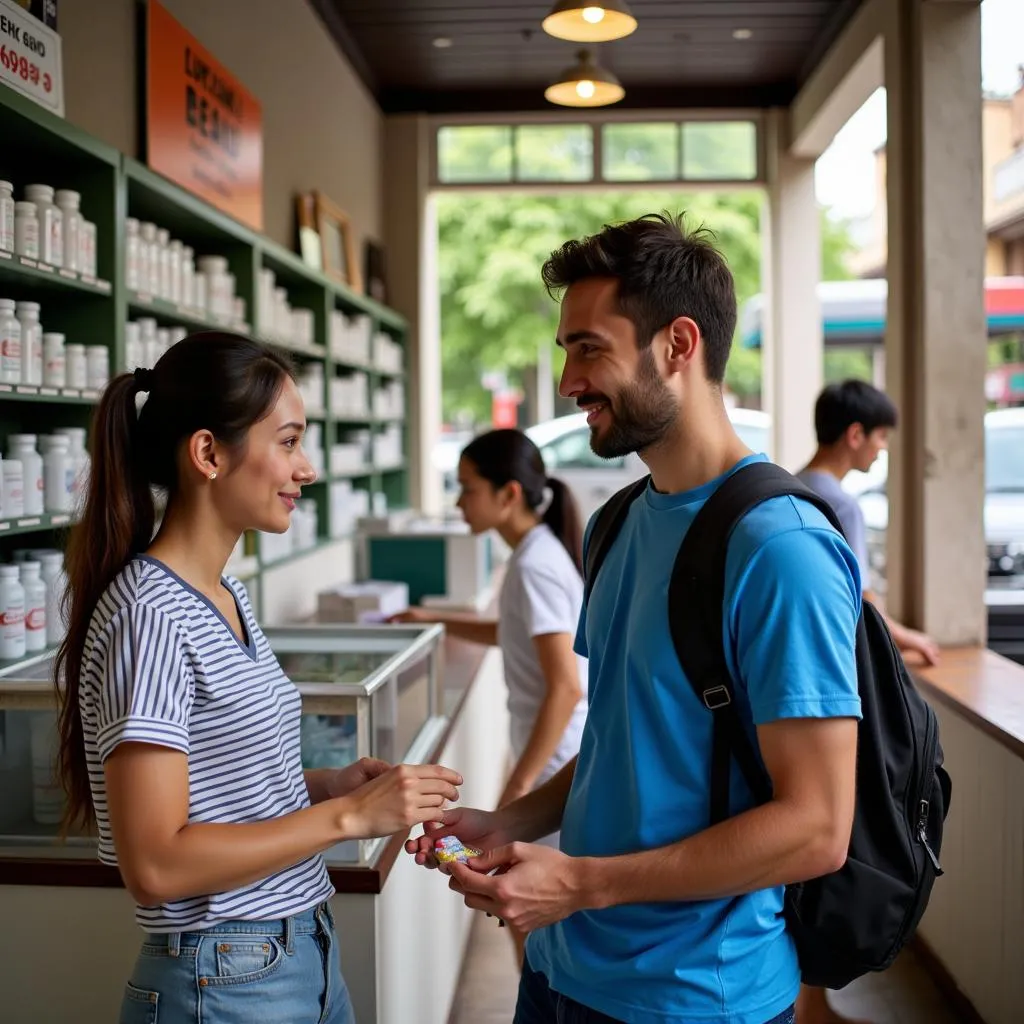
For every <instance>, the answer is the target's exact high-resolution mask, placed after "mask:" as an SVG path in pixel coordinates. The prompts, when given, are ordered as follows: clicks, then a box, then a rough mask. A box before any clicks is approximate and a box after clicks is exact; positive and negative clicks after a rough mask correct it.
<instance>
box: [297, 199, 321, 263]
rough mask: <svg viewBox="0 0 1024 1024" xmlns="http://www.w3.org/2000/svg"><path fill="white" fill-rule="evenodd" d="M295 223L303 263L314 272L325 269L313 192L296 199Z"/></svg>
mask: <svg viewBox="0 0 1024 1024" xmlns="http://www.w3.org/2000/svg"><path fill="white" fill-rule="evenodd" d="M295 223H296V225H297V227H298V235H299V255H300V256H301V257H302V262H303V263H305V264H306V266H307V267H311V268H312V269H313V270H323V269H324V257H323V247H322V246H321V244H320V231H319V229H318V228H317V223H316V203H315V201H314V199H313V194H312V193H311V192H301V193H299V195H297V196H296V197H295Z"/></svg>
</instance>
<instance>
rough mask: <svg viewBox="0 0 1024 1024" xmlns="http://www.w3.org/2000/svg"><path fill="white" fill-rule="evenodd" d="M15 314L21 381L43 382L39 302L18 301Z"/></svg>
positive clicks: (28, 382)
mask: <svg viewBox="0 0 1024 1024" xmlns="http://www.w3.org/2000/svg"><path fill="white" fill-rule="evenodd" d="M15 315H16V316H17V318H18V323H19V324H21V383H22V384H37V385H38V384H42V383H43V328H42V325H41V324H40V323H39V303H38V302H19V303H18V304H17V306H16V307H15Z"/></svg>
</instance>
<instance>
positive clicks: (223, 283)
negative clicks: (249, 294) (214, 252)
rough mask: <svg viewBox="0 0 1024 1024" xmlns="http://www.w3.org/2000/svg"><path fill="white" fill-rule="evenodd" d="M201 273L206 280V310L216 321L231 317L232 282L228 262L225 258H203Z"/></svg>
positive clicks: (200, 265)
mask: <svg viewBox="0 0 1024 1024" xmlns="http://www.w3.org/2000/svg"><path fill="white" fill-rule="evenodd" d="M199 271H200V273H201V274H202V275H203V277H204V278H205V279H206V310H207V312H208V313H209V314H210V315H211V316H213V317H214V318H216V319H225V320H226V319H228V318H229V317H230V316H231V298H232V296H231V280H230V278H229V276H228V261H227V260H226V259H225V258H224V257H223V256H203V257H202V258H201V259H200V260H199Z"/></svg>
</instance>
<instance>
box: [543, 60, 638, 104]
mask: <svg viewBox="0 0 1024 1024" xmlns="http://www.w3.org/2000/svg"><path fill="white" fill-rule="evenodd" d="M576 57H577V63H576V64H574V65H573V66H572V67H571V68H566V69H565V70H564V71H563V72H562V73H561V74H560V75H559V76H558V79H557V80H556V81H555V82H554V83H553V84H552V85H549V86H548V87H547V89H545V90H544V98H545V99H546V100H548V102H550V103H557V104H559V105H560V106H563V107H605V106H607V105H608V104H609V103H618V102H619V100H621V99H622V97H623V96H625V95H626V90H625V89H623V88H622V85H621V84H620V82H619V80H618V79H617V78H616V77H615V76H614V75H613V74H612V73H611V72H610V71H609V70H608V69H607V68H603V67H601V65H600V64H598V63H597V62H596V61H595V60H594V55H593V54H592V53H591V52H590V51H589V50H580V52H579V53H578V54H577V55H576Z"/></svg>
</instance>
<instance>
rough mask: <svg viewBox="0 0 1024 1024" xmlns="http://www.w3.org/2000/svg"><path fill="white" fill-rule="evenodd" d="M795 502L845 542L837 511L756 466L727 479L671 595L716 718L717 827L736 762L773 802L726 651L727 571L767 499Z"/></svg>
mask: <svg viewBox="0 0 1024 1024" xmlns="http://www.w3.org/2000/svg"><path fill="white" fill-rule="evenodd" d="M786 494H791V495H794V496H796V497H800V498H803V499H804V500H805V501H808V502H810V503H811V504H813V505H815V506H816V507H817V508H819V509H820V510H821V511H822V513H823V514H824V515H825V516H826V517H827V518H828V520H829V522H830V523H831V524H832V526H834V527H835V528H836V529H837V530H839V532H840V534H842V527H841V526H840V524H839V520H838V517H837V516H836V514H835V512H834V510H833V509H832V507H831V506H830V505H829V504H828V502H826V501H825V500H824V499H823V498H821V497H820V496H819V495H818V494H816V493H815V492H814V491H812V490H811V489H810V488H809V487H807V486H806V485H805V484H803V483H802V482H801V481H800V480H798V479H797V478H796V477H795V476H793V475H792V474H790V473H787V472H786V471H785V470H784V469H782V468H781V467H779V466H776V465H774V464H773V463H770V462H754V463H751V464H750V465H748V466H744V467H743V468H742V469H739V470H737V471H736V472H735V473H733V474H732V475H731V476H729V477H728V478H727V479H726V480H725V481H724V482H723V483H722V485H721V486H720V487H719V488H718V489H717V490H716V491H715V492H714V493H713V494H712V495H711V497H710V498H708V500H707V501H706V502H705V503H704V505H703V507H702V508H701V510H700V511H699V512H698V513H697V515H696V517H695V518H694V520H693V523H692V524H691V525H690V528H689V529H688V530H687V532H686V536H685V537H684V538H683V543H682V545H681V547H680V549H679V554H678V555H677V556H676V561H675V565H674V566H673V569H672V578H671V580H670V582H669V592H668V618H669V629H670V631H671V634H672V643H673V645H674V646H675V649H676V654H677V656H678V658H679V662H680V664H681V665H682V667H683V671H684V673H685V674H686V677H687V679H689V681H690V685H691V686H692V687H693V689H694V692H695V693H696V695H697V697H698V699H699V700H700V701H701V703H702V704H703V705H704V706H705V707H706V708H707V709H708V710H709V711H710V712H711V713H712V715H713V716H714V726H713V734H712V747H711V824H713V825H714V824H717V823H718V822H720V821H724V820H725V819H726V818H727V817H729V776H730V770H731V763H732V758H733V757H735V758H736V762H737V764H738V765H739V767H740V770H741V771H742V772H743V776H744V778H745V779H746V781H747V784H748V785H749V786H750V788H751V791H752V792H753V794H754V797H755V799H756V800H757V802H758V803H764V802H766V801H768V800H769V799H771V794H772V785H771V779H770V778H769V776H768V773H767V771H766V770H765V768H764V765H763V764H762V762H761V760H760V758H759V757H758V755H757V753H756V751H755V748H754V744H753V743H752V742H751V740H750V737H749V735H748V733H747V731H746V730H745V729H744V727H743V723H742V721H741V720H740V717H739V714H738V712H737V710H736V702H735V690H734V687H733V682H732V678H731V676H730V673H729V667H728V662H727V660H726V657H725V649H724V647H723V635H724V634H723V627H724V613H725V609H724V604H725V563H726V555H727V553H728V541H729V537H730V535H731V534H732V531H733V529H734V528H735V526H736V524H737V523H738V522H739V521H740V519H742V518H743V516H745V515H746V514H747V513H748V512H749V511H750V510H751V509H752V508H754V507H755V506H757V505H760V504H761V502H763V501H766V500H768V499H769V498H775V497H779V496H781V495H786Z"/></svg>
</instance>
